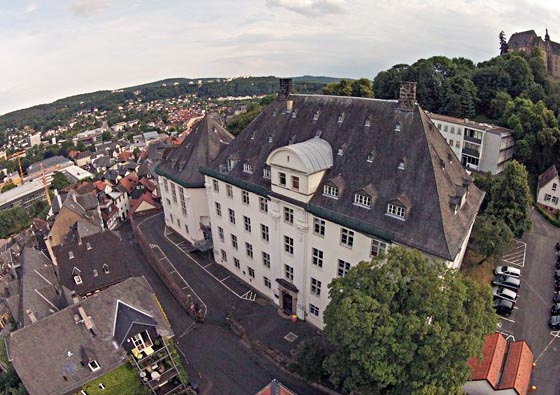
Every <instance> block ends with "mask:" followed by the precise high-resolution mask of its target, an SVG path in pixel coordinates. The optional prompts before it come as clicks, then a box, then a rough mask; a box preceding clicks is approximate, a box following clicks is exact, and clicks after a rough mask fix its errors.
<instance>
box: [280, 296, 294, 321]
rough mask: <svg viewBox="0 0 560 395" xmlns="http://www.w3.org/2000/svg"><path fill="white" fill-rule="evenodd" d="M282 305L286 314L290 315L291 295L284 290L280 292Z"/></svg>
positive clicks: (291, 311)
mask: <svg viewBox="0 0 560 395" xmlns="http://www.w3.org/2000/svg"><path fill="white" fill-rule="evenodd" d="M282 307H283V310H284V313H286V314H287V315H292V313H293V310H292V295H290V294H289V293H288V292H286V291H284V292H282Z"/></svg>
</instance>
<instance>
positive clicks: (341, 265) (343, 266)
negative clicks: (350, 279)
mask: <svg viewBox="0 0 560 395" xmlns="http://www.w3.org/2000/svg"><path fill="white" fill-rule="evenodd" d="M348 270H350V263H348V262H345V261H343V260H342V259H339V260H338V271H337V274H338V277H344V276H346V273H348Z"/></svg>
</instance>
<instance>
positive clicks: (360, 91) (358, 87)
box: [352, 78, 373, 97]
mask: <svg viewBox="0 0 560 395" xmlns="http://www.w3.org/2000/svg"><path fill="white" fill-rule="evenodd" d="M352 96H354V97H373V88H372V85H371V81H370V80H369V79H367V78H360V79H359V80H354V81H352Z"/></svg>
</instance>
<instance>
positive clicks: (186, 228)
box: [185, 224, 189, 234]
mask: <svg viewBox="0 0 560 395" xmlns="http://www.w3.org/2000/svg"><path fill="white" fill-rule="evenodd" d="M185 232H187V234H189V226H188V225H187V224H185Z"/></svg>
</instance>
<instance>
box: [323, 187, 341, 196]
mask: <svg viewBox="0 0 560 395" xmlns="http://www.w3.org/2000/svg"><path fill="white" fill-rule="evenodd" d="M323 195H324V196H328V197H332V198H335V199H338V188H337V187H334V186H332V185H325V186H323Z"/></svg>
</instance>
